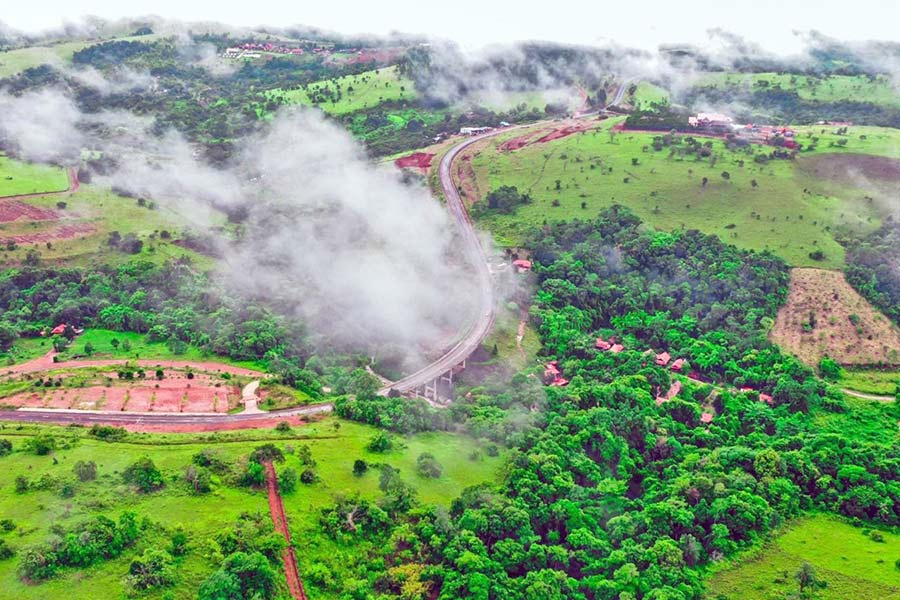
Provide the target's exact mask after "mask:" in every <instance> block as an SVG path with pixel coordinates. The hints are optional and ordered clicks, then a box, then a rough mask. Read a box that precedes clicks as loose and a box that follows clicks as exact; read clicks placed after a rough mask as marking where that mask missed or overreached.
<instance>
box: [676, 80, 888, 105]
mask: <svg viewBox="0 0 900 600" xmlns="http://www.w3.org/2000/svg"><path fill="white" fill-rule="evenodd" d="M694 86H695V87H699V88H704V87H712V88H726V89H733V90H735V91H746V92H752V91H757V90H766V89H777V88H780V89H783V90H790V91H795V92H797V95H798V96H799V97H800V98H802V99H803V100H811V101H815V102H841V101H844V100H851V101H854V102H873V103H875V104H886V105H892V106H896V105H900V94H898V93H897V91H896V90H895V89H894V86H893V85H892V83H891V80H890V78H889V77H887V76H885V75H878V76H876V77H872V78H870V77H867V76H865V75H826V76H807V75H795V74H791V73H706V74H704V75H702V76H700V77H699V78H698V79H697V80H696V81H695V82H694Z"/></svg>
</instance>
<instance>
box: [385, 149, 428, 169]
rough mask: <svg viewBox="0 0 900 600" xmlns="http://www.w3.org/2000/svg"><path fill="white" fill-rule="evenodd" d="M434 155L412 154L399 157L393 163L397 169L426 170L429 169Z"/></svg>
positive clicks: (425, 153)
mask: <svg viewBox="0 0 900 600" xmlns="http://www.w3.org/2000/svg"><path fill="white" fill-rule="evenodd" d="M432 158H434V154H431V153H429V152H413V153H412V154H410V155H409V156H401V157H400V158H398V159H397V160H395V161H394V164H395V165H397V166H398V167H415V168H418V169H428V168H429V167H431V159H432Z"/></svg>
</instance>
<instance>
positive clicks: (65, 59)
mask: <svg viewBox="0 0 900 600" xmlns="http://www.w3.org/2000/svg"><path fill="white" fill-rule="evenodd" d="M160 37H162V36H160V35H157V34H152V35H143V36H125V37H116V38H110V39H109V40H80V41H73V42H59V43H55V44H48V45H46V46H30V47H28V48H17V49H15V50H7V51H6V52H0V78H2V77H10V76H12V75H15V74H17V73H21V72H22V71H24V70H25V69H30V68H32V67H38V66H40V65H44V64H49V65H60V64H67V63H70V62H71V61H72V55H73V54H75V53H76V52H78V51H79V50H82V49H83V48H87V47H88V46H92V45H94V44H99V43H101V42H104V41H112V40H122V41H137V42H141V41H143V42H150V41H153V40H156V39H158V38H160Z"/></svg>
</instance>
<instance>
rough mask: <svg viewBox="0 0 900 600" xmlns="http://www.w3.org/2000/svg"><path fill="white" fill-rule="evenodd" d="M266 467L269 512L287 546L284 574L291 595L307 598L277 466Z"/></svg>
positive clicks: (283, 552) (269, 464)
mask: <svg viewBox="0 0 900 600" xmlns="http://www.w3.org/2000/svg"><path fill="white" fill-rule="evenodd" d="M264 466H265V468H266V488H267V489H268V492H269V512H270V513H271V515H272V523H273V524H274V525H275V531H277V532H278V533H280V534H281V535H282V536H284V540H285V541H286V542H287V546H286V547H285V549H284V550H282V551H281V560H282V561H284V575H285V577H286V578H287V584H288V590H289V591H290V592H291V597H292V598H296V599H297V600H307V597H306V592H305V591H304V590H303V582H302V581H301V580H300V573H299V571H298V570H297V556H296V555H295V554H294V547H293V546H292V545H291V530H290V528H289V527H288V522H287V515H286V514H284V502H282V500H281V494H280V493H279V491H278V476H277V474H276V473H275V467H274V466H272V463H270V462H267V463H265V464H264Z"/></svg>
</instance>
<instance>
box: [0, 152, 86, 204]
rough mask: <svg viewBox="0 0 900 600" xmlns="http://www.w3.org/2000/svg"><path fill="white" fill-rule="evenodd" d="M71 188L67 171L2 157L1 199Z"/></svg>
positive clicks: (0, 156) (0, 168)
mask: <svg viewBox="0 0 900 600" xmlns="http://www.w3.org/2000/svg"><path fill="white" fill-rule="evenodd" d="M68 187H69V176H68V174H67V173H66V171H65V169H62V168H60V167H51V166H48V165H41V164H35V163H28V162H22V161H18V160H13V159H11V158H8V157H6V156H3V155H0V197H3V196H16V195H18V194H37V193H42V192H58V191H62V190H65V189H66V188H68Z"/></svg>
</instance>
